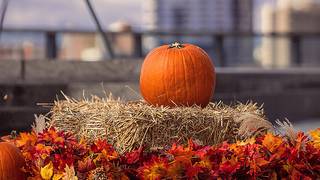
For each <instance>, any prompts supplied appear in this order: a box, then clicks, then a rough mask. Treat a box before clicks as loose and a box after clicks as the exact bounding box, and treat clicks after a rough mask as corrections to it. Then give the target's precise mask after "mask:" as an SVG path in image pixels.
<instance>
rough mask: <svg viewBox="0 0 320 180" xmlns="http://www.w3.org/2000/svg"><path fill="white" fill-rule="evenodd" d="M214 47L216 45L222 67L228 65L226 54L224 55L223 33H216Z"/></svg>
mask: <svg viewBox="0 0 320 180" xmlns="http://www.w3.org/2000/svg"><path fill="white" fill-rule="evenodd" d="M213 39H214V43H215V44H214V47H215V52H216V55H217V58H218V61H219V64H220V66H221V67H225V66H226V65H227V63H226V61H225V56H224V47H223V35H221V34H219V35H214V36H213Z"/></svg>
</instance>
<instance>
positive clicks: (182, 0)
mask: <svg viewBox="0 0 320 180" xmlns="http://www.w3.org/2000/svg"><path fill="white" fill-rule="evenodd" d="M252 8H253V7H252V0H197V1H195V0H146V1H145V3H144V8H143V9H144V12H143V18H144V30H149V31H165V32H181V31H183V32H188V31H189V32H213V33H230V32H251V31H252V27H253V26H252ZM175 40H179V41H183V42H189V43H195V44H198V45H199V46H201V47H202V48H204V49H205V50H206V51H207V52H209V53H210V54H211V55H212V56H214V50H213V49H212V48H210V47H212V44H214V39H213V38H212V37H196V38H194V37H193V38H192V37H190V38H185V37H184V38H181V37H177V36H169V37H150V38H146V43H145V44H148V45H152V46H158V45H160V44H164V43H170V42H172V41H175ZM224 47H225V50H226V52H225V54H228V55H229V56H227V57H226V58H227V61H228V62H229V64H231V65H232V64H237V63H245V62H246V61H247V60H249V61H251V60H252V58H251V57H252V54H251V53H252V39H245V38H241V39H235V38H229V39H225V43H224ZM239 47H241V50H238V49H239ZM147 48H148V47H147ZM150 48H153V47H149V49H150ZM233 57H237V59H235V58H233Z"/></svg>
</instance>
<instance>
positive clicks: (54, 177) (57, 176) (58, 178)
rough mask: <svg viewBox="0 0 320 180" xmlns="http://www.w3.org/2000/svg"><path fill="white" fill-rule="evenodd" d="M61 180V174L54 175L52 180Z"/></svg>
mask: <svg viewBox="0 0 320 180" xmlns="http://www.w3.org/2000/svg"><path fill="white" fill-rule="evenodd" d="M62 178H63V174H54V175H53V178H52V180H60V179H62Z"/></svg>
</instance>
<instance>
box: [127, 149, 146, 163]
mask: <svg viewBox="0 0 320 180" xmlns="http://www.w3.org/2000/svg"><path fill="white" fill-rule="evenodd" d="M142 155H143V148H142V147H140V148H139V149H137V150H134V151H131V152H128V153H126V154H125V156H124V157H125V160H126V163H127V164H135V163H137V162H138V161H139V160H140V159H141V157H142Z"/></svg>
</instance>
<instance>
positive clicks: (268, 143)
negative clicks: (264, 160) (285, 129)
mask: <svg viewBox="0 0 320 180" xmlns="http://www.w3.org/2000/svg"><path fill="white" fill-rule="evenodd" d="M282 143H283V139H282V138H281V137H278V136H275V135H273V134H271V133H267V134H266V135H265V136H264V139H263V140H262V145H263V146H264V147H266V148H267V149H268V150H269V151H270V152H271V153H275V152H276V150H277V149H278V147H279V146H280V145H281V144H282Z"/></svg>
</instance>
